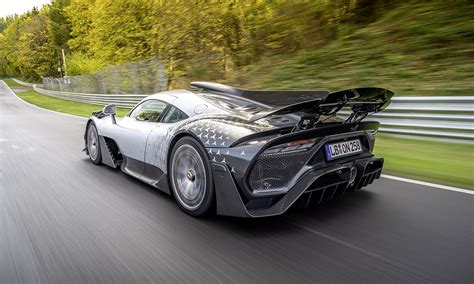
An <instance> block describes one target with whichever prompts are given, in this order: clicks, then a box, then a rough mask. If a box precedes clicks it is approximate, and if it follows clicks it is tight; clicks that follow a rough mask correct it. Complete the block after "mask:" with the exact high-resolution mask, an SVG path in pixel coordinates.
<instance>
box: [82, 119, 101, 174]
mask: <svg viewBox="0 0 474 284" xmlns="http://www.w3.org/2000/svg"><path fill="white" fill-rule="evenodd" d="M86 134H87V135H86V139H87V140H86V141H87V153H88V154H89V159H91V161H92V163H94V164H96V165H98V164H100V163H101V162H102V153H101V152H100V150H101V149H100V143H99V134H98V133H97V128H96V127H95V124H94V123H90V124H89V126H88V127H87V132H86Z"/></svg>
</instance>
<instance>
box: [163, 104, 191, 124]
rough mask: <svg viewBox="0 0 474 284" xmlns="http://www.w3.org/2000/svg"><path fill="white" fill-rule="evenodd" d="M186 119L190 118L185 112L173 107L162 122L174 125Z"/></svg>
mask: <svg viewBox="0 0 474 284" xmlns="http://www.w3.org/2000/svg"><path fill="white" fill-rule="evenodd" d="M186 118H188V116H187V115H186V114H185V113H184V112H183V111H181V110H180V109H178V108H177V107H175V106H171V107H170V110H169V111H168V112H167V113H166V115H165V117H164V118H163V120H162V122H165V123H173V122H177V121H180V120H183V119H186Z"/></svg>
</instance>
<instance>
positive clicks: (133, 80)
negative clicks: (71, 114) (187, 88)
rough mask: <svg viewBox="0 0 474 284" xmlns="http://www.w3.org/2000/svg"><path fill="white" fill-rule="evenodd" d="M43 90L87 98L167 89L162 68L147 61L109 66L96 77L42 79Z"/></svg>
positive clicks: (160, 64) (95, 74)
mask: <svg viewBox="0 0 474 284" xmlns="http://www.w3.org/2000/svg"><path fill="white" fill-rule="evenodd" d="M42 79H43V88H44V89H46V90H51V91H60V92H73V93H89V94H154V93H157V92H161V91H165V90H167V89H168V80H167V77H166V68H165V64H164V63H163V62H162V61H161V60H159V59H158V58H155V57H153V58H149V59H146V60H142V61H136V62H131V63H126V64H120V65H110V66H107V67H106V68H104V69H102V70H100V71H99V72H97V73H94V74H89V75H80V76H68V77H65V78H52V77H43V78H42Z"/></svg>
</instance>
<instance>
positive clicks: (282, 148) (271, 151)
mask: <svg viewBox="0 0 474 284" xmlns="http://www.w3.org/2000/svg"><path fill="white" fill-rule="evenodd" d="M317 140H318V138H313V139H305V140H298V141H292V142H289V143H285V144H280V145H277V146H273V147H270V148H268V149H266V150H265V151H263V153H262V155H264V156H269V155H272V156H273V155H284V154H290V153H295V152H303V151H307V150H308V149H311V147H313V145H314V144H316V142H317Z"/></svg>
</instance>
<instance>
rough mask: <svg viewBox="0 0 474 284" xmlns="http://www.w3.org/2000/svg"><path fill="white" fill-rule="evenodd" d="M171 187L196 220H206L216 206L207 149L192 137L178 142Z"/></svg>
mask: <svg viewBox="0 0 474 284" xmlns="http://www.w3.org/2000/svg"><path fill="white" fill-rule="evenodd" d="M168 177H169V184H170V187H171V191H172V193H173V196H174V197H175V199H176V202H177V203H178V206H179V207H180V208H181V209H182V210H183V211H184V212H186V213H187V214H189V215H192V216H196V217H198V216H204V215H206V214H208V213H210V212H211V208H212V207H213V204H214V183H213V179H212V173H211V165H210V162H209V159H208V158H207V155H206V152H205V150H204V148H203V147H202V146H201V145H200V144H199V142H197V141H196V140H195V139H193V138H191V137H183V138H181V139H180V140H178V142H176V144H175V146H174V148H173V150H172V152H171V156H170V163H169V169H168Z"/></svg>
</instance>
